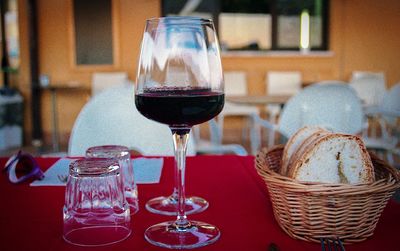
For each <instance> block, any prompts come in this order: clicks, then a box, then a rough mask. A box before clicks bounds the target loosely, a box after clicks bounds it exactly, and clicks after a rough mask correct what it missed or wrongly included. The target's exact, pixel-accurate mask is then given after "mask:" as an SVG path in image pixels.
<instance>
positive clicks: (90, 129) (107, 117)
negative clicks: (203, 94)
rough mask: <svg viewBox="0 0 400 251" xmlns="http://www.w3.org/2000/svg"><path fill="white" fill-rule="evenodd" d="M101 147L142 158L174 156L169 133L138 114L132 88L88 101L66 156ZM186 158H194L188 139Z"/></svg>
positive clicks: (193, 149) (80, 115)
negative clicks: (123, 149) (117, 148)
mask: <svg viewBox="0 0 400 251" xmlns="http://www.w3.org/2000/svg"><path fill="white" fill-rule="evenodd" d="M105 144H118V145H124V146H127V147H129V148H131V149H134V150H137V151H139V152H140V153H141V154H143V155H160V156H173V155H174V152H173V143H172V134H171V131H170V129H169V128H168V126H166V125H163V124H160V123H157V122H154V121H152V120H149V119H147V118H145V117H144V116H142V115H141V114H140V113H139V111H138V110H137V109H136V106H135V99H134V87H133V85H124V86H117V87H113V88H109V89H107V90H104V91H103V92H101V93H99V94H98V95H96V96H94V97H93V98H92V99H90V100H89V102H88V103H87V104H86V105H85V106H84V107H83V108H82V110H81V112H80V113H79V115H78V117H77V119H76V121H75V124H74V126H73V129H72V132H71V137H70V140H69V146H68V155H70V156H82V155H84V154H85V151H86V149H87V148H89V147H91V146H96V145H105ZM187 154H188V155H195V154H196V152H195V146H194V140H193V139H192V137H190V138H189V143H188V150H187Z"/></svg>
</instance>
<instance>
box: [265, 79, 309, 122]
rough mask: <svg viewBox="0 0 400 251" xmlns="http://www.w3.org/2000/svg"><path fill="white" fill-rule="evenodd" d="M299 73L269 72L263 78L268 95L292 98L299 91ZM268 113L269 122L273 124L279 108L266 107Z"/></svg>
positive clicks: (272, 105)
mask: <svg viewBox="0 0 400 251" xmlns="http://www.w3.org/2000/svg"><path fill="white" fill-rule="evenodd" d="M301 79H302V77H301V72H299V71H269V72H267V75H266V78H265V84H266V90H267V94H268V95H290V96H293V95H295V94H296V93H298V92H299V91H300V90H301V84H302V80H301ZM266 109H267V111H268V113H269V121H270V122H271V123H275V122H276V119H277V117H278V116H279V113H280V111H281V106H280V105H278V104H269V105H267V106H266Z"/></svg>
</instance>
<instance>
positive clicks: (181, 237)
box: [144, 221, 220, 249]
mask: <svg viewBox="0 0 400 251" xmlns="http://www.w3.org/2000/svg"><path fill="white" fill-rule="evenodd" d="M174 223H175V222H174V221H169V222H163V223H159V224H156V225H154V226H151V227H149V228H148V229H147V230H146V231H145V233H144V237H145V239H146V240H147V241H148V242H150V243H151V244H153V245H155V246H159V247H164V248H170V249H192V248H197V247H202V246H206V245H209V244H211V243H214V242H215V241H217V240H218V239H219V237H220V231H219V230H218V228H216V227H215V226H213V225H210V224H208V223H204V222H200V221H190V226H189V227H187V228H183V229H179V228H177V227H176V226H175V224H174Z"/></svg>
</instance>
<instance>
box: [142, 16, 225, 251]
mask: <svg viewBox="0 0 400 251" xmlns="http://www.w3.org/2000/svg"><path fill="white" fill-rule="evenodd" d="M135 103H136V107H137V108H138V110H139V111H140V112H141V113H142V114H143V115H144V116H145V117H147V118H149V119H152V120H154V121H157V122H160V123H163V124H166V125H168V126H169V127H170V129H171V131H172V136H173V137H172V138H173V143H174V149H175V169H176V171H175V175H176V178H175V179H176V190H175V192H176V194H177V195H178V196H177V207H176V210H177V219H176V220H175V221H168V222H164V223H160V224H157V225H154V226H151V227H149V228H148V229H147V230H146V232H145V238H146V240H148V241H149V242H150V243H152V244H154V245H157V246H162V247H166V248H178V249H182V248H195V247H200V246H205V245H207V244H210V243H213V242H215V241H216V240H217V239H218V238H219V236H220V232H219V230H218V229H217V228H216V227H215V226H213V225H210V224H207V223H203V222H199V221H189V220H188V219H187V217H186V211H185V209H186V206H185V201H186V200H185V164H186V162H185V161H186V148H187V141H188V138H189V132H190V129H191V128H192V126H193V125H196V124H200V123H203V122H206V121H208V120H210V119H212V118H213V117H215V116H216V115H218V113H219V112H220V111H221V110H222V108H223V106H224V92H223V77H222V67H221V59H220V54H219V45H218V40H217V37H216V34H215V28H214V24H213V22H212V21H211V20H209V19H202V18H195V17H164V18H153V19H149V20H147V22H146V28H145V31H144V35H143V41H142V48H141V53H140V59H139V67H138V74H137V81H136V90H135Z"/></svg>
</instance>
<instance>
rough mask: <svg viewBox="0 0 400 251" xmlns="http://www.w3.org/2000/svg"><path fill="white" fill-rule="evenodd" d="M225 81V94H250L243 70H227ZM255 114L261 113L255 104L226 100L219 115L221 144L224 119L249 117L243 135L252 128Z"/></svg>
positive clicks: (220, 141) (227, 95)
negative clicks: (252, 118) (235, 102)
mask: <svg viewBox="0 0 400 251" xmlns="http://www.w3.org/2000/svg"><path fill="white" fill-rule="evenodd" d="M224 81H225V96H226V97H229V96H246V95H247V94H248V91H247V80H246V74H245V73H244V72H241V71H226V72H225V73H224ZM254 114H260V111H259V109H258V108H257V107H255V106H250V105H242V104H234V103H231V102H229V101H226V102H225V105H224V108H223V110H222V111H221V113H220V114H219V115H218V116H217V118H218V120H217V121H218V128H219V130H220V137H219V138H218V139H212V140H219V142H218V143H219V144H221V143H222V139H223V130H224V119H225V117H228V116H242V117H247V125H246V126H245V128H244V130H243V135H245V133H246V132H247V131H248V130H249V128H251V125H250V124H249V123H251V117H252V116H253V115H254Z"/></svg>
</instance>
